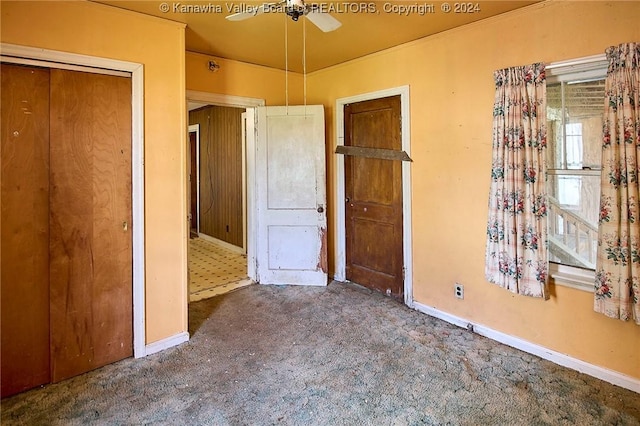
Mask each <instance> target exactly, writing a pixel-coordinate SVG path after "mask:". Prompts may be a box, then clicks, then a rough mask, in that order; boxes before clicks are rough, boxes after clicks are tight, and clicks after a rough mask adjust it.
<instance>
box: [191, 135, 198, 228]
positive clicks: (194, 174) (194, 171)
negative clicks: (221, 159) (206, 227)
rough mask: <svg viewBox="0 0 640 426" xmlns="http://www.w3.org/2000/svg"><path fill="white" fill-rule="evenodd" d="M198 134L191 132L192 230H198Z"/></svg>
mask: <svg viewBox="0 0 640 426" xmlns="http://www.w3.org/2000/svg"><path fill="white" fill-rule="evenodd" d="M197 143H198V134H197V133H196V132H189V188H190V190H189V193H190V204H191V209H190V211H191V217H190V219H191V220H190V222H191V224H190V225H189V226H190V228H191V232H194V233H197V232H198V151H197V149H196V148H197Z"/></svg>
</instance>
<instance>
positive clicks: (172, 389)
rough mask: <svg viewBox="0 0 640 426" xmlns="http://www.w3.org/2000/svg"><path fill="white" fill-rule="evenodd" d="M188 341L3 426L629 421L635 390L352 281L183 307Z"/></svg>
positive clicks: (638, 406) (60, 394) (48, 400)
mask: <svg viewBox="0 0 640 426" xmlns="http://www.w3.org/2000/svg"><path fill="white" fill-rule="evenodd" d="M189 318H190V332H191V336H192V337H191V340H190V341H189V342H188V343H185V344H183V345H181V346H179V347H176V348H171V349H168V350H166V351H164V352H162V353H159V354H155V355H151V356H149V357H146V358H144V359H141V360H133V359H128V360H124V361H121V362H119V363H116V364H113V365H110V366H107V367H104V368H101V369H99V370H96V371H94V372H91V373H87V374H84V375H82V376H79V377H76V378H73V379H70V380H67V381H65V382H63V383H59V384H54V385H49V386H46V387H44V388H42V389H36V390H33V391H29V392H26V393H23V394H20V395H17V396H15V397H11V398H8V399H6V400H3V401H2V407H1V408H2V424H3V425H5V424H6V425H13V424H28V425H38V424H52V425H68V424H77V425H80V424H176V425H178V424H179V425H182V424H194V425H199V424H202V425H276V424H282V425H417V424H437V425H441V424H455V425H544V424H549V425H562V424H566V425H576V424H577V425H599V424H607V425H609V424H619V425H639V424H640V395H638V394H636V393H633V392H631V391H628V390H625V389H622V388H619V387H616V386H613V385H610V384H608V383H605V382H602V381H600V380H597V379H594V378H592V377H589V376H586V375H584V374H580V373H578V372H575V371H573V370H569V369H566V368H563V367H559V366H557V365H555V364H553V363H550V362H547V361H544V360H541V359H539V358H536V357H535V356H532V355H528V354H526V353H523V352H520V351H518V350H515V349H512V348H509V347H507V346H503V345H501V344H499V343H496V342H494V341H491V340H489V339H486V338H484V337H481V336H478V335H475V334H473V333H471V332H469V331H466V330H464V329H461V328H457V327H455V326H452V325H450V324H447V323H445V322H442V321H440V320H437V319H434V318H431V317H429V316H427V315H424V314H421V313H419V312H416V311H412V310H410V309H408V308H407V307H406V306H403V305H401V304H399V303H397V302H395V301H393V300H391V299H389V298H386V297H384V296H381V295H379V294H376V293H371V292H370V291H368V290H366V289H364V288H362V287H359V286H356V285H351V284H339V283H332V284H331V285H329V286H328V287H326V288H308V287H291V286H259V285H253V286H249V287H245V288H242V289H239V290H236V291H234V292H232V293H229V294H226V295H222V296H218V297H215V298H213V299H208V300H203V301H200V302H195V303H192V304H191V305H190V311H189Z"/></svg>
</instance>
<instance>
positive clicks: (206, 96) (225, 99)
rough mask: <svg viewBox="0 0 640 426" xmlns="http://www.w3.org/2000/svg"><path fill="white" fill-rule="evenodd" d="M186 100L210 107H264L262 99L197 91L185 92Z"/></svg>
mask: <svg viewBox="0 0 640 426" xmlns="http://www.w3.org/2000/svg"><path fill="white" fill-rule="evenodd" d="M187 100H189V101H195V102H205V103H207V104H210V105H221V106H229V107H237V108H251V107H259V106H264V105H265V101H264V99H258V98H246V97H243V96H232V95H221V94H219V93H209V92H199V91H197V90H187Z"/></svg>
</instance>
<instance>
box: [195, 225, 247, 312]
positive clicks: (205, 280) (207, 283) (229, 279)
mask: <svg viewBox="0 0 640 426" xmlns="http://www.w3.org/2000/svg"><path fill="white" fill-rule="evenodd" d="M249 284H251V281H250V280H249V278H248V277H247V256H246V255H245V254H241V253H235V252H234V251H232V250H230V249H228V248H226V247H223V246H222V245H219V244H216V243H215V242H212V241H211V240H210V239H208V238H206V237H204V238H202V237H200V238H191V239H189V302H196V301H198V300H202V299H208V298H210V297H213V296H217V295H220V294H224V293H227V292H229V291H231V290H235V289H236V288H240V287H244V286H246V285H249Z"/></svg>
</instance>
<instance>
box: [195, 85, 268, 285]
mask: <svg viewBox="0 0 640 426" xmlns="http://www.w3.org/2000/svg"><path fill="white" fill-rule="evenodd" d="M189 101H191V102H203V103H206V104H208V105H218V106H227V107H235V108H245V109H246V123H247V126H246V130H247V131H246V138H245V143H243V148H244V150H245V151H244V152H245V153H246V166H245V167H246V185H244V186H245V187H246V191H247V192H246V200H247V202H246V215H247V217H246V223H247V225H246V226H247V231H246V236H247V237H246V247H245V249H246V252H247V275H248V276H249V279H250V280H252V281H254V282H255V281H257V276H258V270H257V263H256V262H257V256H256V249H257V239H256V235H257V230H258V223H257V219H258V215H257V212H256V206H257V204H256V191H255V184H256V181H255V170H256V158H255V156H256V138H255V128H256V126H255V124H254V125H250V123H255V118H256V107H260V106H265V100H264V99H259V98H247V97H243V96H233V95H222V94H218V93H210V92H200V91H196V90H187V103H188V102H189ZM187 114H188V111H187ZM250 128H251V129H253V131H249V129H250Z"/></svg>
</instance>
